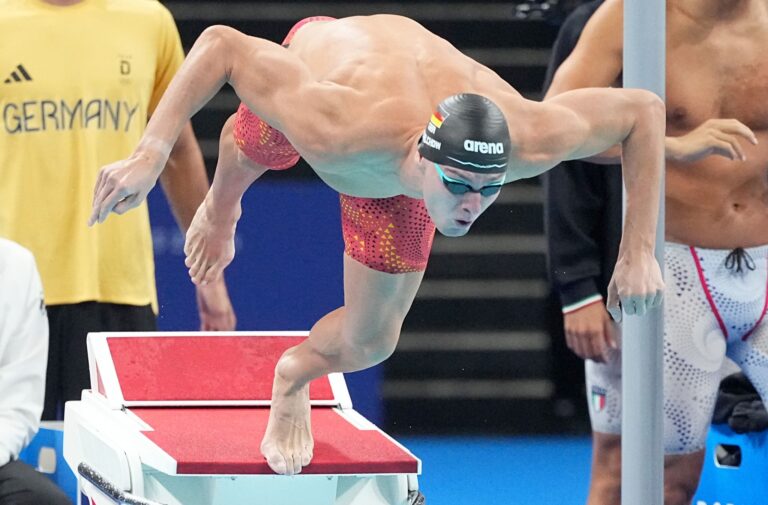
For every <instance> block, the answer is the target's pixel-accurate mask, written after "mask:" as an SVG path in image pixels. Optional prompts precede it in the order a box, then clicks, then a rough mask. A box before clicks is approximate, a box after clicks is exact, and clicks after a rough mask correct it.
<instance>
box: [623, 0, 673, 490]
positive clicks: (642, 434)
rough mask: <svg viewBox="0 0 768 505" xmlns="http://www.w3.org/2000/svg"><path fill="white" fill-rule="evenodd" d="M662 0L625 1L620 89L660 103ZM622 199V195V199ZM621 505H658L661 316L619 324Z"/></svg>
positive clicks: (659, 237) (660, 239) (659, 252)
mask: <svg viewBox="0 0 768 505" xmlns="http://www.w3.org/2000/svg"><path fill="white" fill-rule="evenodd" d="M665 19H666V11H665V2H664V0H625V1H624V87H625V88H643V89H647V90H649V91H652V92H654V93H656V94H657V95H659V96H660V97H661V98H664V85H665V72H664V70H665V64H666V54H665V46H666V36H665V34H666V22H665ZM625 196H626V195H625ZM659 205H660V212H659V225H658V232H657V234H656V258H657V259H658V260H659V264H660V265H661V267H662V271H663V268H664V187H663V185H662V191H661V201H660V202H659ZM622 331H623V335H622V338H623V341H622V377H623V378H622V384H623V385H622V400H623V406H622V440H621V449H622V457H621V503H622V505H662V504H663V502H664V451H663V447H662V430H663V426H664V420H663V414H662V389H663V375H662V366H663V364H662V362H663V356H662V339H663V335H664V321H663V310H662V309H656V310H654V311H651V312H650V313H649V314H648V315H646V316H645V317H636V316H630V317H625V318H624V323H623V324H622Z"/></svg>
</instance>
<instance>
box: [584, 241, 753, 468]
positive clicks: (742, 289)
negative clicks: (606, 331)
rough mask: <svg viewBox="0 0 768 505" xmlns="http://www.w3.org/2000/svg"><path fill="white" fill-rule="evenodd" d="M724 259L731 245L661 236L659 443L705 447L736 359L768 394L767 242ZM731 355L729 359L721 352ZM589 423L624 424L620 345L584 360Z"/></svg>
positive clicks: (680, 449)
mask: <svg viewBox="0 0 768 505" xmlns="http://www.w3.org/2000/svg"><path fill="white" fill-rule="evenodd" d="M746 253H747V254H748V258H749V257H751V261H749V259H746V260H745V261H743V262H742V263H741V267H742V268H741V271H737V268H736V266H735V265H733V267H732V268H728V267H727V266H726V262H727V260H728V258H729V256H730V257H731V260H733V254H732V252H731V251H729V250H720V249H702V248H698V247H697V248H692V247H689V246H686V245H682V244H675V243H670V242H668V243H666V244H665V250H664V258H665V267H664V273H665V275H664V279H665V282H666V286H667V287H666V292H665V296H664V402H663V405H664V451H665V453H666V454H682V453H689V452H694V451H698V450H700V449H703V448H704V446H705V444H706V437H707V430H708V428H709V424H710V419H711V418H712V411H713V409H714V405H715V400H716V398H717V390H718V386H719V384H720V379H721V378H722V377H723V376H724V375H727V374H730V373H732V372H733V371H734V370H733V368H734V366H733V363H730V360H733V362H735V363H736V365H738V367H740V368H741V369H742V371H743V372H744V373H745V374H746V375H747V377H749V379H750V381H751V382H752V384H753V385H754V386H755V388H756V389H757V391H758V392H759V393H760V396H761V397H762V398H763V399H764V400H765V399H766V398H768V316H766V310H767V309H768V299H767V297H766V294H767V293H768V246H760V247H753V248H749V249H746ZM726 358H730V360H728V359H726ZM585 369H586V379H587V381H586V382H587V395H588V399H589V413H590V419H591V421H592V429H593V430H594V431H597V432H601V433H615V434H618V433H620V431H621V353H620V351H611V352H610V353H609V355H608V357H607V360H606V363H604V364H603V363H595V362H593V361H591V360H587V361H586V363H585Z"/></svg>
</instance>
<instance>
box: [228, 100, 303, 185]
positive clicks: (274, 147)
mask: <svg viewBox="0 0 768 505" xmlns="http://www.w3.org/2000/svg"><path fill="white" fill-rule="evenodd" d="M232 129H233V136H234V139H235V144H236V145H237V147H238V149H239V152H238V156H240V155H245V156H246V157H247V158H248V159H249V160H250V161H252V162H253V163H256V164H258V165H260V166H263V167H265V168H268V169H270V170H286V169H289V168H291V167H293V166H294V165H296V163H298V162H299V158H300V155H299V153H298V152H297V151H296V149H295V148H294V147H293V146H292V145H291V143H290V142H289V141H288V139H287V138H286V137H285V135H283V133H282V132H280V131H279V130H276V129H274V128H272V127H271V126H270V125H269V124H267V123H266V122H265V121H263V120H262V119H261V118H260V117H259V116H257V115H256V114H254V113H253V112H251V111H250V110H249V109H248V107H246V106H245V105H244V104H240V107H239V108H238V109H237V114H236V115H235V119H234V124H233V128H232Z"/></svg>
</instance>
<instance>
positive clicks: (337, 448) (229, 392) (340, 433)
mask: <svg viewBox="0 0 768 505" xmlns="http://www.w3.org/2000/svg"><path fill="white" fill-rule="evenodd" d="M304 338H306V333H298V332H292V333H289V332H282V333H281V332H276V333H258V334H247V333H236V334H223V335H222V334H210V333H208V334H205V333H202V334H201V333H193V334H182V333H166V334H163V333H156V334H146V333H144V334H138V333H121V334H91V335H90V336H89V339H88V346H89V356H90V360H91V381H92V387H93V390H94V392H98V393H97V394H94V395H93V396H94V397H100V398H101V399H102V400H100V401H97V402H94V401H92V400H90V399H89V400H88V401H86V397H85V396H84V401H83V402H81V403H82V405H81V406H77V407H74V406H73V408H72V413H73V415H74V413H75V412H76V411H77V412H87V410H88V409H96V410H94V411H93V412H94V413H97V412H98V413H99V415H106V416H113V417H114V419H115V425H116V426H118V425H121V424H124V423H123V421H124V420H126V419H128V420H130V419H133V418H134V416H135V418H138V419H139V420H141V421H142V422H143V423H144V426H140V424H141V423H138V422H135V421H134V422H133V424H132V425H133V427H134V428H133V429H131V430H129V431H132V432H133V435H130V436H129V434H128V433H126V436H125V440H126V447H129V448H130V447H134V446H135V447H141V448H142V449H141V452H143V453H144V455H143V456H142V455H141V454H140V455H139V457H140V459H141V460H142V461H145V462H146V461H165V459H164V458H165V457H167V456H169V457H170V459H171V460H172V466H170V467H168V469H166V470H164V471H167V472H171V471H172V473H174V474H176V475H181V474H184V475H201V474H206V475H261V474H273V472H272V470H271V469H270V468H269V467H268V466H267V464H266V461H265V460H264V457H263V456H262V455H261V452H260V450H259V445H260V443H261V439H262V437H263V435H264V432H265V431H266V426H267V420H268V418H269V408H268V407H269V402H270V399H271V392H272V380H273V378H274V368H275V364H276V363H277V361H278V359H279V358H280V356H281V355H282V354H283V352H284V351H285V350H286V349H288V348H289V347H292V346H295V345H297V344H299V343H301V342H302V341H303V340H304ZM94 399H95V398H94ZM104 400H106V401H104ZM310 401H311V403H312V410H311V416H312V432H313V436H314V440H315V449H314V457H313V460H312V462H311V464H310V465H309V466H308V467H306V468H304V469H303V470H302V474H315V475H318V474H322V475H367V474H379V475H381V474H418V473H420V462H419V460H418V459H417V458H415V457H414V456H413V455H412V454H411V453H410V452H408V451H407V450H406V449H405V448H403V447H402V446H400V445H399V444H398V443H397V442H395V441H394V440H392V439H391V438H390V437H388V436H387V435H386V434H385V433H383V432H382V431H381V430H379V429H377V428H376V427H375V426H374V425H372V424H371V423H370V422H368V421H366V420H365V419H364V418H362V416H360V415H359V414H357V413H356V412H354V411H353V410H352V408H351V401H350V399H349V394H348V392H347V389H346V385H345V383H344V379H343V376H342V375H341V374H331V375H330V376H328V377H322V378H320V379H317V380H315V381H313V382H312V383H311V384H310ZM102 405H103V406H104V407H102ZM80 415H83V419H84V422H85V419H87V416H86V415H84V414H80ZM73 419H74V418H73ZM112 436H113V438H115V439H120V438H123V435H121V434H120V432H117V433H115V434H113V435H112ZM132 437H138V438H133V442H129V440H131V439H132ZM164 455H167V456H164ZM147 464H149V463H147ZM171 469H172V470H171Z"/></svg>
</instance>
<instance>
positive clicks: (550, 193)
mask: <svg viewBox="0 0 768 505" xmlns="http://www.w3.org/2000/svg"><path fill="white" fill-rule="evenodd" d="M601 3H602V0H595V1H592V2H589V3H586V4H583V5H581V6H580V7H578V8H577V9H576V10H574V11H573V12H572V13H571V14H570V15H569V16H568V18H567V19H566V20H565V22H564V23H563V26H562V27H561V29H560V33H559V34H558V37H557V40H556V41H555V44H554V46H553V49H552V57H551V59H550V62H549V66H548V68H547V75H546V81H545V85H544V86H545V87H544V89H545V90H546V89H548V88H549V85H550V83H551V82H552V76H553V75H554V72H555V70H556V69H557V67H558V66H559V65H560V64H561V63H562V62H563V60H565V59H566V58H567V57H568V55H569V54H570V53H571V51H572V50H573V48H574V46H575V45H576V42H577V41H578V38H579V35H580V34H581V31H582V29H583V28H584V25H585V24H586V23H587V20H588V19H589V17H590V16H591V15H592V13H594V12H595V10H596V9H597V8H598V7H599V6H600V4H601ZM542 180H543V183H544V191H545V226H546V232H547V242H548V269H549V277H550V282H551V283H552V284H553V288H554V289H555V291H556V292H557V293H558V294H559V295H560V302H561V304H562V306H567V305H571V304H573V303H576V302H579V301H581V300H583V299H585V298H587V297H589V296H593V295H595V294H598V293H599V294H601V295H602V296H603V298H605V296H606V290H607V287H608V282H609V281H610V279H611V275H612V274H613V268H614V266H615V265H616V257H617V255H618V249H619V241H620V240H621V201H622V182H621V167H620V166H618V165H596V164H593V163H586V162H583V161H567V162H563V163H561V164H560V165H558V166H557V167H555V168H553V169H552V170H550V171H549V172H547V173H545V174H544V176H543V178H542Z"/></svg>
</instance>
